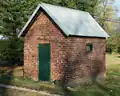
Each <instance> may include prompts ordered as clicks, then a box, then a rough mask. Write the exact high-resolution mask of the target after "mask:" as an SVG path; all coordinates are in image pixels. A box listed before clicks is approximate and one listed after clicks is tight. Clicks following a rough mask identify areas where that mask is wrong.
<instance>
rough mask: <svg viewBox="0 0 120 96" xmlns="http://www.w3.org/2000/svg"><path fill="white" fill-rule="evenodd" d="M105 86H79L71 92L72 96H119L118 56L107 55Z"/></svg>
mask: <svg viewBox="0 0 120 96" xmlns="http://www.w3.org/2000/svg"><path fill="white" fill-rule="evenodd" d="M106 58H107V72H106V77H105V84H104V85H101V84H98V83H95V84H94V85H88V86H81V87H76V88H74V89H75V91H71V94H72V96H120V55H118V54H117V55H116V54H114V55H113V54H112V55H110V54H107V55H106Z"/></svg>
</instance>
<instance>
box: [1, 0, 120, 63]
mask: <svg viewBox="0 0 120 96" xmlns="http://www.w3.org/2000/svg"><path fill="white" fill-rule="evenodd" d="M41 2H45V3H50V4H56V5H60V6H65V7H69V8H74V9H78V10H83V11H87V12H89V13H90V14H91V15H92V16H93V17H94V18H95V19H96V20H97V22H98V23H99V24H100V25H101V26H102V27H103V28H104V29H105V30H106V31H107V32H108V34H109V35H110V36H111V37H110V38H109V39H108V40H107V52H110V53H112V52H115V53H120V43H119V42H120V28H119V26H120V18H119V17H118V16H117V15H116V14H117V13H118V12H119V9H118V8H117V7H116V6H115V5H114V3H115V0H0V18H1V19H0V34H1V35H3V36H5V38H3V39H1V40H0V47H1V48H0V59H1V60H4V61H6V60H8V61H12V63H14V64H15V63H16V62H17V61H21V60H22V58H23V39H22V38H17V35H18V33H19V32H20V30H21V29H22V27H23V26H24V24H25V23H26V21H27V20H28V18H29V16H30V15H31V14H32V12H33V11H34V10H35V8H36V6H37V5H38V4H39V3H41ZM63 15H64V14H63ZM1 60H0V61H1Z"/></svg>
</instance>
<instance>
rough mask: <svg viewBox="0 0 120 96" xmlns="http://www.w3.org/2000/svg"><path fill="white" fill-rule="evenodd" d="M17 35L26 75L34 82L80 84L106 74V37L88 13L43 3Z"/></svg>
mask: <svg viewBox="0 0 120 96" xmlns="http://www.w3.org/2000/svg"><path fill="white" fill-rule="evenodd" d="M20 36H21V37H24V71H25V76H29V77H31V78H32V79H34V80H43V81H49V80H50V81H52V80H64V81H65V82H66V83H67V84H71V83H73V82H75V83H80V82H81V81H82V80H83V81H84V79H85V78H91V77H92V78H93V77H97V76H98V75H100V74H104V72H105V49H106V38H107V37H109V35H108V34H107V33H106V32H105V31H104V30H103V29H102V28H101V27H100V25H99V24H98V23H97V22H96V21H95V20H94V19H93V18H92V16H91V15H90V14H89V13H87V12H83V11H79V10H74V9H69V8H64V7H60V6H55V5H50V4H45V3H42V4H40V5H38V7H37V8H36V10H35V11H34V13H33V14H32V16H31V17H30V19H29V20H28V22H27V23H26V25H25V26H24V27H23V29H22V30H21V32H20V34H19V36H18V37H20Z"/></svg>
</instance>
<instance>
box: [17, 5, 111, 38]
mask: <svg viewBox="0 0 120 96" xmlns="http://www.w3.org/2000/svg"><path fill="white" fill-rule="evenodd" d="M40 7H42V8H43V9H44V10H45V11H46V12H47V14H48V15H49V16H50V17H51V18H52V19H53V21H54V22H55V23H56V24H57V25H58V26H59V27H60V28H61V30H63V32H64V33H65V34H66V35H67V36H69V35H75V36H88V37H109V35H108V34H107V33H106V32H105V31H104V29H103V28H102V27H101V26H100V25H99V24H98V23H97V22H96V21H95V20H94V19H93V17H92V16H91V15H90V14H89V13H88V12H84V11H79V10H75V9H70V8H65V7H60V6H55V5H50V4H45V3H42V4H40V5H38V7H37V8H36V10H35V11H34V13H33V14H32V16H31V17H30V19H29V20H28V22H27V23H26V25H25V26H24V27H23V29H22V31H21V32H20V34H19V36H21V35H22V33H23V32H24V30H25V29H26V27H27V26H28V25H29V23H30V22H31V20H32V18H33V17H34V16H35V14H36V13H37V12H38V10H39V8H40Z"/></svg>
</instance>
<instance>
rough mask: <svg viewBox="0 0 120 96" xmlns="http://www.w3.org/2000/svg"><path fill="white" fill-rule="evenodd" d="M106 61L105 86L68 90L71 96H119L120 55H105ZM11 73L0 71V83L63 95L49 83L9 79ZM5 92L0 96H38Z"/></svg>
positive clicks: (10, 90) (14, 77)
mask: <svg viewBox="0 0 120 96" xmlns="http://www.w3.org/2000/svg"><path fill="white" fill-rule="evenodd" d="M106 59H107V61H106V63H107V72H106V78H105V84H104V85H100V84H98V83H96V84H94V85H87V86H80V87H76V88H74V89H75V90H76V91H73V90H69V92H70V94H72V96H120V55H109V54H107V55H106ZM6 72H7V73H6ZM1 73H2V74H1ZM12 73H16V72H15V71H8V69H7V71H6V70H5V71H3V70H2V71H1V70H0V83H3V84H10V85H15V86H20V87H26V88H30V89H35V90H41V91H47V92H49V93H52V94H55V93H56V94H63V92H62V91H61V89H60V88H58V87H56V86H55V85H54V84H52V83H51V82H41V81H32V80H31V79H30V78H23V77H16V76H13V77H11V75H12ZM18 73H20V72H18ZM20 74H21V73H20ZM1 90H3V91H1ZM0 92H3V93H4V89H0ZM5 92H6V93H7V95H5V94H4V95H0V96H40V94H39V95H37V94H35V93H28V92H22V91H18V90H13V89H8V90H7V91H5ZM12 92H13V93H12ZM0 94H2V93H0ZM8 94H10V95H8ZM11 94H15V95H11ZM17 94H18V95H17Z"/></svg>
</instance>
